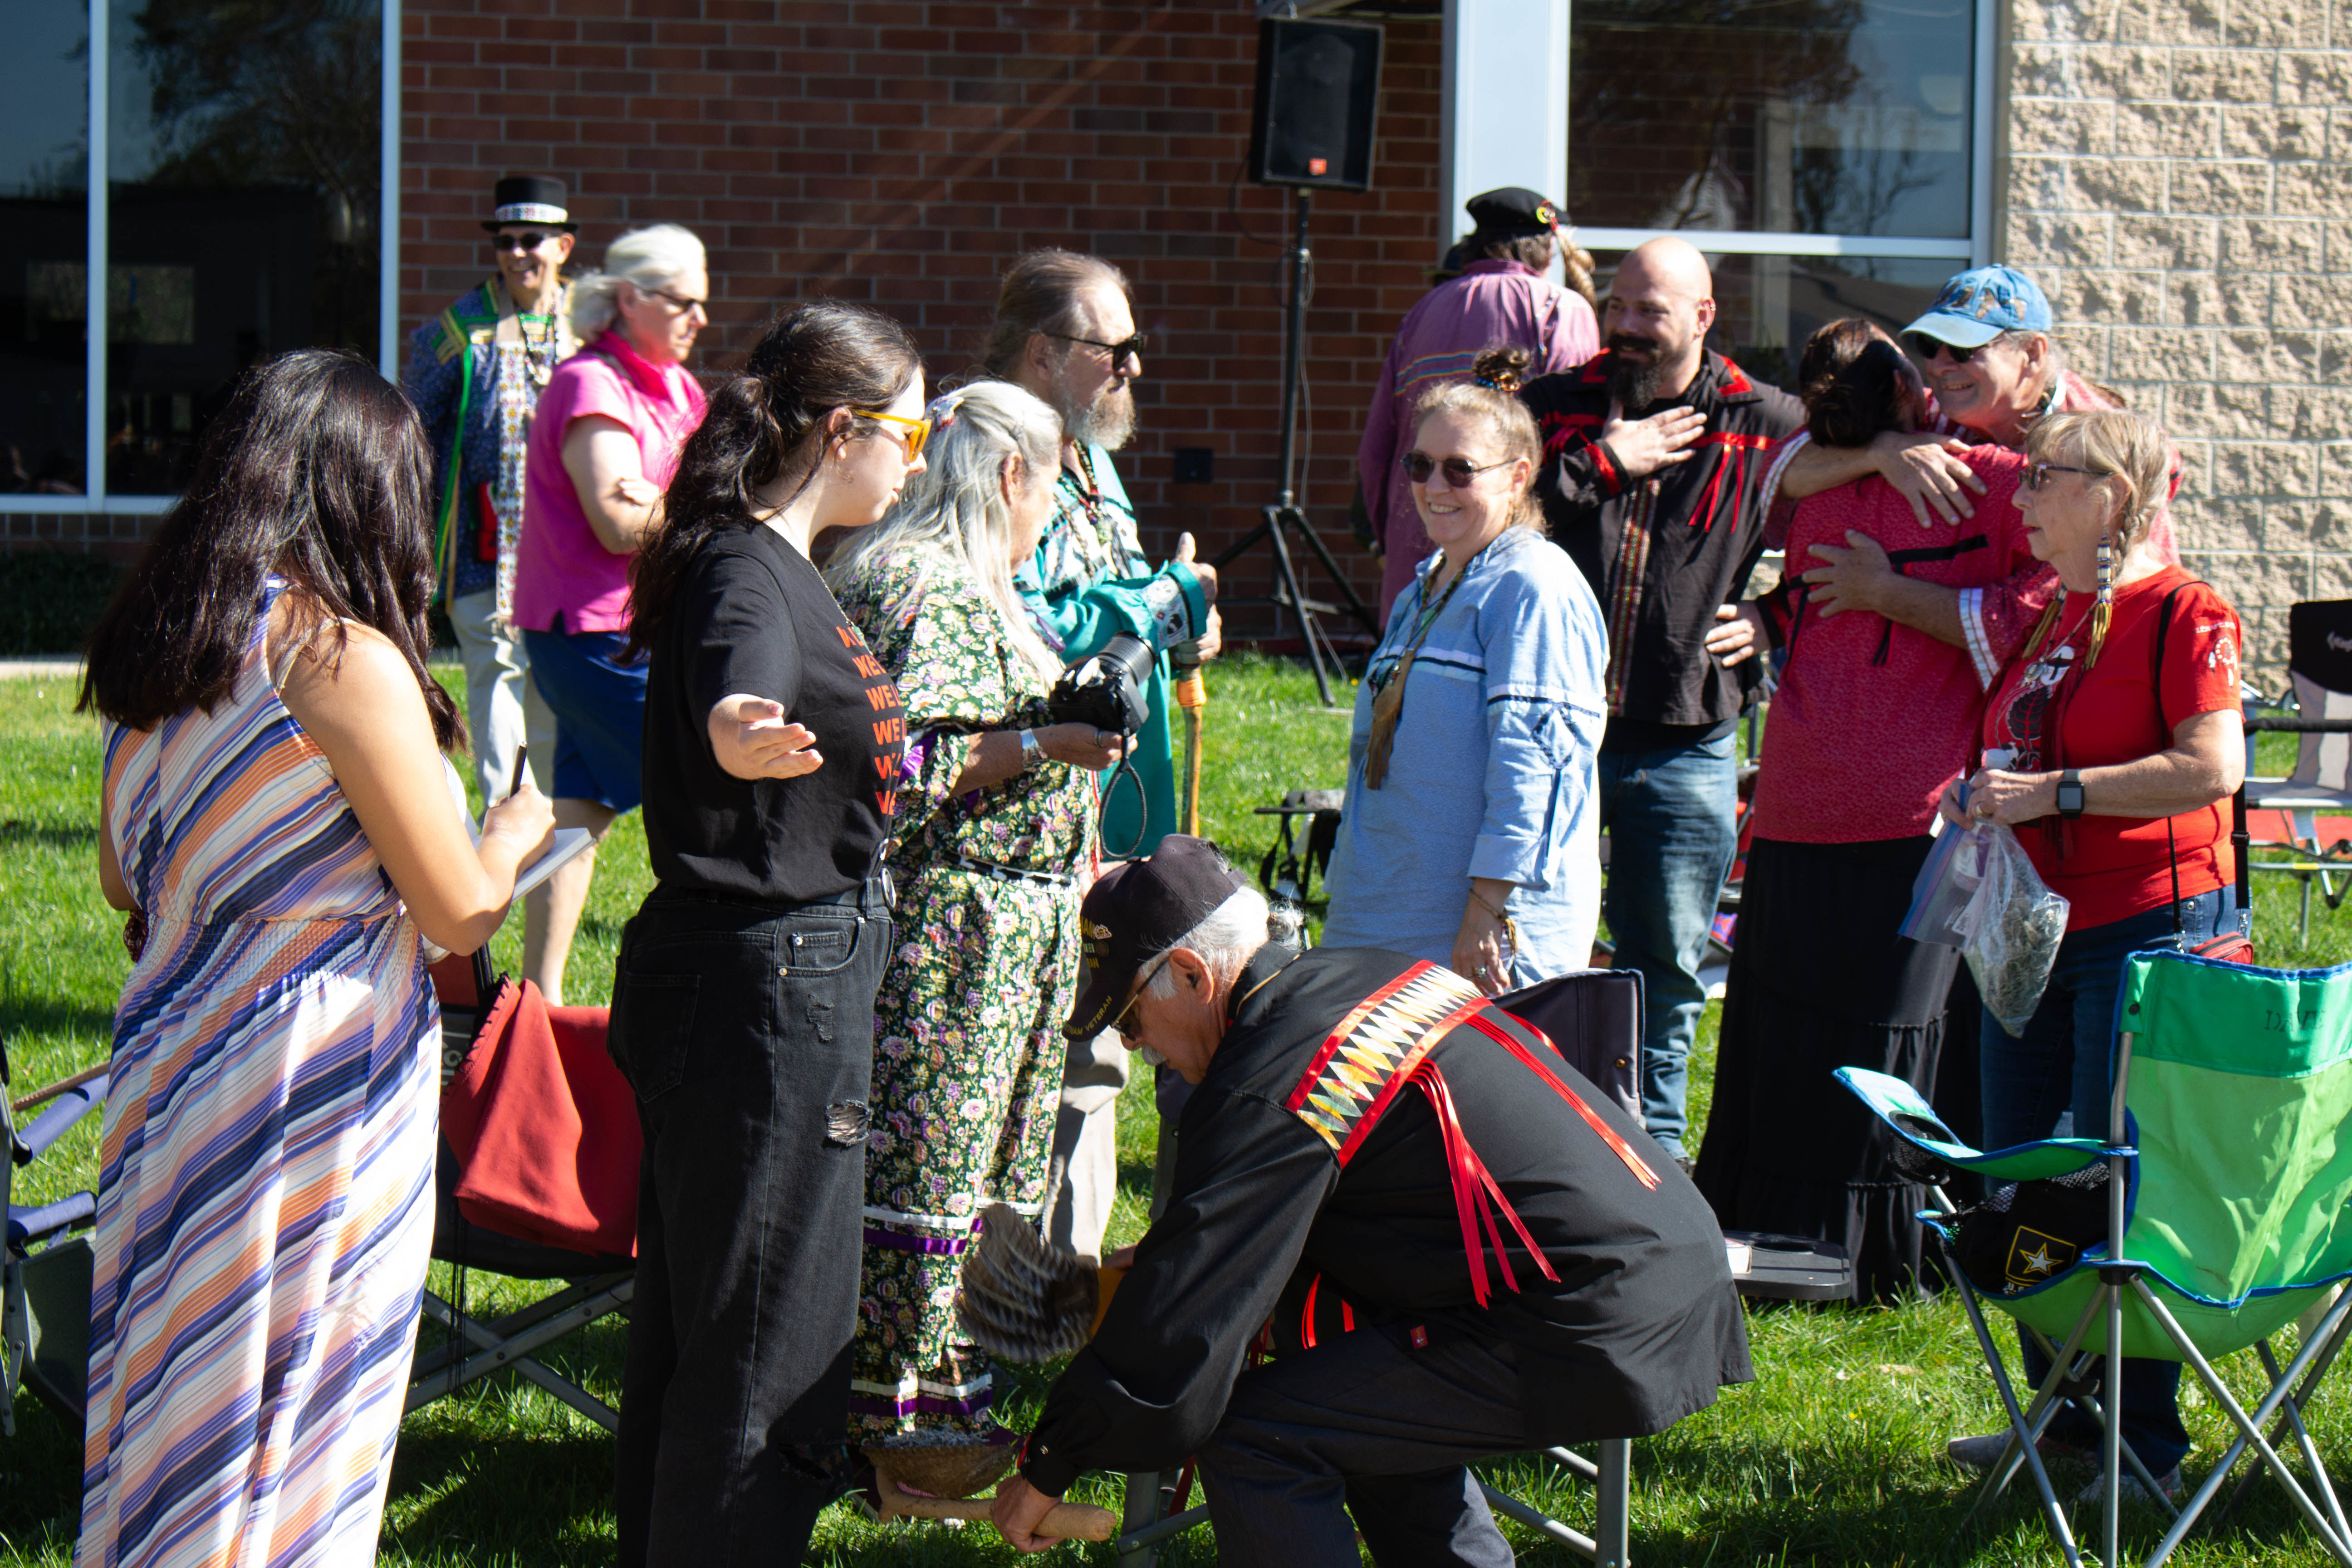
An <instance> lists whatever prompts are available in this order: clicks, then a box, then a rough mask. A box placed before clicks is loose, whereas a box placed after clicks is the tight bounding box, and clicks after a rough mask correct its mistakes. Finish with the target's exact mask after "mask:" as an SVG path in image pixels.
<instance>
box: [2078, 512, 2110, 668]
mask: <svg viewBox="0 0 2352 1568" xmlns="http://www.w3.org/2000/svg"><path fill="white" fill-rule="evenodd" d="M2114 536H2115V533H2114V530H2112V529H2106V528H2103V529H2101V530H2100V531H2099V596H2098V598H2097V599H2096V600H2095V602H2094V603H2093V604H2092V605H2091V646H2090V647H2088V648H2087V649H2085V650H2084V655H2083V668H2084V669H2085V670H2087V669H2089V668H2091V667H2092V666H2093V665H2095V664H2096V663H2098V661H2099V647H2100V645H2101V644H2103V643H2105V641H2106V640H2107V623H2108V622H2109V621H2111V620H2113V619H2114V618H2115V613H2116V584H2115V560H2114V556H2115V552H2114V550H2113V548H2112V546H2111V541H2112V540H2113V539H2114Z"/></svg>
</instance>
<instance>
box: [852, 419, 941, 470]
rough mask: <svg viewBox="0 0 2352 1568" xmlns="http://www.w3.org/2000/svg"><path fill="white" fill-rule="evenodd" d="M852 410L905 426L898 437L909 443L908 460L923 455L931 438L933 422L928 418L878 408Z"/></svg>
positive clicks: (910, 460) (911, 460)
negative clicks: (925, 445) (887, 412)
mask: <svg viewBox="0 0 2352 1568" xmlns="http://www.w3.org/2000/svg"><path fill="white" fill-rule="evenodd" d="M850 412H851V413H852V414H855V415H856V416H859V417H860V418H863V419H880V420H884V421H886V422H887V423H889V424H892V425H897V426H903V428H902V430H901V432H900V434H899V437H898V438H899V439H900V440H901V441H904V442H905V443H906V445H907V461H908V462H910V463H911V462H913V461H914V460H915V459H916V458H919V457H921V456H922V455H923V443H924V442H926V441H928V440H929V439H930V438H931V422H930V421H929V420H928V419H909V418H908V417H907V416H905V415H903V414H885V413H883V412H882V411H881V410H880V409H878V408H853V409H851V410H850Z"/></svg>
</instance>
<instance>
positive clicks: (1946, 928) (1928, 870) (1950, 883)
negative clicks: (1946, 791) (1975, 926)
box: [1897, 784, 1984, 947]
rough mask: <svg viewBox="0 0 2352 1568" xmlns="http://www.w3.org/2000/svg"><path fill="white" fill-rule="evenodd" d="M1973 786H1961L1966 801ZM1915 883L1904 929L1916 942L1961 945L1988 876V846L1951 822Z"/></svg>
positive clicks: (1928, 851)
mask: <svg viewBox="0 0 2352 1568" xmlns="http://www.w3.org/2000/svg"><path fill="white" fill-rule="evenodd" d="M1967 787H1968V786H1967V785H1965V784H1963V785H1961V790H1962V792H1963V794H1962V800H1963V803H1965V801H1966V798H1967V796H1966V793H1965V792H1966V790H1967ZM1942 826H1943V829H1944V830H1943V831H1942V832H1941V833H1939V834H1937V836H1936V841H1935V843H1934V844H1933V845H1931V846H1930V847H1928V850H1927V859H1926V860H1925V861H1923V862H1921V864H1920V867H1919V874H1918V876H1917V877H1916V878H1914V879H1912V882H1911V907H1910V908H1909V909H1908V910H1905V911H1904V915H1903V923H1902V925H1901V926H1900V927H1898V928H1897V930H1898V931H1899V932H1900V933H1901V934H1902V935H1904V936H1907V937H1909V938H1910V939H1911V940H1912V941H1914V942H1940V943H1942V944H1943V945H1944V946H1946V947H1958V946H1959V945H1960V944H1961V943H1962V942H1965V941H1967V939H1968V933H1969V908H1970V906H1971V904H1972V903H1973V901H1974V900H1975V899H1976V896H1977V889H1978V888H1979V886H1980V885H1981V884H1982V883H1983V881H1984V846H1983V844H1982V843H1981V842H1980V841H1979V837H1978V836H1977V834H1976V833H1975V832H1973V831H1972V830H1970V829H1969V828H1965V827H1954V826H1952V825H1951V824H1949V823H1945V824H1943V825H1942Z"/></svg>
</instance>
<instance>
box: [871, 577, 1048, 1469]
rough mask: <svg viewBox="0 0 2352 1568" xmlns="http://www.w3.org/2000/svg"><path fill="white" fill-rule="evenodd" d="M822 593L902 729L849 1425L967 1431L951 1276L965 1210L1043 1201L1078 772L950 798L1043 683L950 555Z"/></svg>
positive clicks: (968, 1369) (983, 1359) (966, 1383)
mask: <svg viewBox="0 0 2352 1568" xmlns="http://www.w3.org/2000/svg"><path fill="white" fill-rule="evenodd" d="M925 567H928V571H925V570H923V568H925ZM839 597H840V601H841V607H842V609H843V611H844V612H845V614H846V615H847V616H849V618H850V620H851V621H852V622H853V623H855V624H856V626H857V628H858V630H859V631H861V632H863V633H864V634H865V637H866V642H867V644H868V645H869V646H870V647H872V648H873V650H874V654H875V657H876V658H879V659H880V660H881V661H882V663H883V665H884V666H885V667H886V668H887V669H888V670H889V672H890V675H891V678H892V679H894V680H895V681H897V683H898V692H899V695H900V697H901V698H902V699H903V700H904V701H905V702H906V705H907V734H908V751H907V778H906V782H905V784H904V785H903V786H902V788H901V790H900V793H899V795H898V825H897V830H896V837H895V839H894V842H893V845H892V848H891V852H890V872H891V876H892V877H893V879H895V880H896V881H897V883H898V910H897V913H896V915H895V928H896V931H897V936H896V941H897V942H898V951H897V952H896V953H895V954H894V955H893V956H892V959H891V962H890V967H889V968H888V969H887V971H886V972H885V973H884V975H883V979H882V988H881V993H880V994H879V995H878V996H877V997H876V999H875V1004H874V1029H875V1049H874V1086H873V1091H872V1096H871V1104H872V1107H873V1131H872V1133H871V1134H870V1137H869V1142H867V1145H866V1257H865V1267H864V1270H863V1276H862V1279H861V1283H860V1287H859V1291H858V1323H857V1334H856V1342H855V1344H854V1347H853V1350H852V1368H851V1373H850V1376H851V1379H852V1382H851V1384H850V1400H849V1408H850V1429H851V1436H852V1438H853V1440H860V1441H871V1440H873V1439H875V1438H877V1437H882V1436H889V1435H892V1434H895V1433H903V1432H911V1431H917V1430H925V1429H950V1430H955V1431H962V1432H975V1431H984V1430H987V1429H989V1428H990V1427H991V1426H992V1422H991V1421H990V1419H989V1407H990V1405H991V1404H992V1400H993V1389H992V1372H991V1367H990V1362H989V1358H988V1356H987V1355H986V1354H985V1353H984V1352H982V1351H980V1350H979V1349H977V1348H976V1347H974V1346H972V1345H970V1344H966V1343H961V1342H959V1336H958V1332H957V1330H956V1323H955V1292H956V1285H957V1281H958V1279H959V1278H960V1276H961V1271H962V1263H963V1252H964V1249H965V1247H967V1246H969V1245H970V1244H971V1239H972V1235H973V1230H974V1226H975V1224H976V1221H977V1216H978V1215H979V1214H980V1211H981V1210H982V1209H983V1208H986V1207H987V1206H988V1205H990V1204H992V1203H994V1202H997V1201H999V1200H1003V1202H1005V1203H1008V1204H1010V1205H1013V1208H1014V1209H1015V1210H1017V1211H1018V1212H1019V1213H1021V1214H1022V1215H1028V1216H1032V1217H1034V1216H1035V1215H1037V1214H1038V1212H1039V1210H1040V1208H1041V1206H1042V1205H1043V1204H1044V1202H1045V1198H1046V1195H1047V1194H1046V1166H1047V1164H1048V1163H1049V1162H1050V1159H1051V1156H1052V1152H1053V1142H1054V1118H1055V1110H1056V1107H1057V1102H1058V1100H1059V1096H1060V1093H1061V1087H1062V1084H1061V1077H1062V1058H1063V1043H1062V1037H1061V1023H1062V1020H1063V1019H1064V1018H1065V1017H1066V1016H1067V1015H1068V1012H1069V1008H1070V1003H1071V999H1072V996H1073V994H1074V993H1075V991H1076V986H1077V979H1078V970H1079V965H1080V963H1081V946H1080V942H1079V935H1078V889H1077V884H1076V873H1077V872H1078V871H1079V870H1080V869H1081V868H1083V867H1084V866H1085V865H1086V864H1087V860H1088V858H1090V857H1091V856H1092V855H1093V853H1094V849H1095V789H1094V781H1093V779H1092V777H1091V775H1089V774H1087V773H1085V772H1083V771H1082V770H1080V769H1077V768H1074V767H1072V766H1070V765H1069V764H1067V763H1056V762H1051V761H1047V762H1044V763H1039V764H1038V765H1037V766H1035V767H1033V768H1030V769H1028V770H1027V771H1025V772H1024V773H1019V774H1016V775H1015V776H1014V777H1013V778H1012V779H1009V780H1007V781H1005V782H1004V783H1003V784H992V785H990V786H989V787H987V788H985V789H981V790H974V791H971V792H969V793H967V794H964V795H956V794H954V793H953V788H952V786H953V784H954V782H955V780H956V778H957V777H958V775H960V774H961V773H962V772H963V770H964V767H965V765H966V764H967V763H969V762H970V761H971V756H972V753H973V750H974V748H975V747H976V746H977V744H978V742H979V737H980V735H981V734H982V733H984V732H986V731H994V730H1008V729H1017V728H1027V727H1034V726H1042V725H1044V724H1045V723H1046V722H1047V719H1046V715H1045V693H1046V690H1047V682H1046V680H1045V677H1044V676H1043V675H1042V674H1041V673H1040V672H1039V671H1037V670H1036V669H1034V668H1032V667H1031V666H1030V664H1029V663H1028V661H1027V660H1025V659H1024V658H1021V657H1020V656H1019V655H1018V654H1017V653H1016V652H1014V651H1013V648H1012V647H1009V646H1008V645H1007V643H1006V641H1005V637H1004V633H1003V623H1002V622H1001V621H1000V619H999V618H998V616H997V613H996V610H995V608H994V606H992V605H991V604H990V603H989V602H988V600H987V599H986V598H985V597H983V596H982V593H981V590H980V586H979V584H978V583H977V582H976V581H975V580H974V579H973V577H972V575H971V571H970V569H969V568H968V567H967V566H965V564H964V563H963V562H962V561H961V559H959V558H956V557H954V556H951V555H948V554H946V553H944V552H934V551H926V552H920V553H917V552H912V551H902V552H886V553H883V554H881V555H878V556H877V557H874V558H871V559H869V560H867V561H866V562H864V563H861V565H860V568H859V571H858V574H857V576H856V579H855V580H854V581H853V582H851V583H849V584H846V585H845V587H843V588H842V590H841V591H840V594H839ZM1014 871H1018V872H1023V873H1027V874H1026V875H1022V876H1015V875H1012V874H1011V873H1012V872H1014Z"/></svg>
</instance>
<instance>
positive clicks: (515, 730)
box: [401, 174, 580, 803]
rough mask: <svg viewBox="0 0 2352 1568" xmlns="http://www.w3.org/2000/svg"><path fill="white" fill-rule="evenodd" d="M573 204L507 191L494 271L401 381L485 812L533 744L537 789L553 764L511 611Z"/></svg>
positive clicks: (516, 178)
mask: <svg viewBox="0 0 2352 1568" xmlns="http://www.w3.org/2000/svg"><path fill="white" fill-rule="evenodd" d="M565 199H566V198H565V192H564V188H563V182H562V181H561V180H555V179H550V178H548V177H547V176H545V175H543V174H516V175H510V176H509V177H508V178H506V179H503V180H500V181H499V183H498V184H497V185H496V187H494V189H493V191H492V194H491V204H492V205H491V211H490V216H488V217H487V218H484V219H483V220H482V227H483V229H484V230H485V231H487V232H488V235H489V237H490V258H491V261H492V263H493V267H492V270H491V273H490V276H489V277H488V278H487V279H483V281H482V282H481V283H479V284H478V285H476V286H475V287H474V288H471V289H467V290H466V292H465V293H463V294H460V295H459V296H457V299H456V300H454V301H452V302H451V303H450V306H449V308H448V309H447V310H444V311H442V312H441V314H440V315H438V316H437V317H436V318H434V319H433V320H432V321H427V322H425V325H423V326H421V327H419V328H417V329H416V331H415V333H413V334H412V335H411V336H410V338H409V340H408V368H407V371H406V373H405V374H404V375H403V376H402V378H401V379H402V383H403V384H404V386H405V387H406V389H407V392H408V395H409V397H410V399H411V400H412V401H414V402H415V405H416V410H417V412H418V414H420V415H422V416H424V420H425V434H426V436H427V437H430V439H431V440H432V443H433V455H434V459H435V463H436V474H435V476H434V478H435V484H434V492H433V493H434V503H435V508H434V531H433V544H434V559H435V563H436V565H435V571H436V584H437V591H438V593H439V595H440V596H441V598H442V600H443V602H444V604H445V605H446V607H447V609H448V613H449V624H450V626H452V627H453V628H454V629H455V630H456V632H457V647H458V651H459V653H460V654H461V656H462V657H463V658H464V660H465V665H466V722H467V729H468V730H469V731H470V732H471V738H472V741H473V743H474V770H475V777H476V780H477V782H478V783H479V784H480V785H481V789H482V798H483V800H484V801H485V802H486V803H487V802H491V801H496V800H498V799H499V798H501V797H502V796H504V795H505V794H506V793H507V788H508V785H509V782H510V781H511V780H512V779H513V777H514V762H515V751H516V749H517V748H518V747H520V746H521V745H522V744H523V742H524V740H525V738H526V736H528V738H529V740H530V751H531V762H532V764H533V766H532V770H531V772H532V776H533V777H534V778H536V779H537V780H539V783H540V787H541V789H546V788H549V787H551V785H550V778H549V774H548V773H547V772H546V770H547V769H548V768H550V767H551V766H552V765H553V763H554V757H555V720H554V716H553V715H552V714H551V713H550V712H549V710H548V708H547V705H546V704H545V703H544V702H542V701H541V700H539V696H538V694H537V693H536V692H535V691H533V690H532V689H531V686H530V658H529V657H528V656H527V655H526V654H525V653H524V651H523V645H522V639H521V638H520V637H518V636H517V635H516V633H515V630H514V626H513V615H514V574H515V540H516V537H517V534H518V532H519V531H520V529H521V527H522V493H523V463H524V452H525V449H526V438H527V437H528V436H529V434H530V416H531V413H532V410H534V409H535V408H537V407H538V405H539V394H540V389H541V387H543V386H545V385H546V384H547V383H548V378H549V377H550V376H551V375H553V374H555V367H556V365H557V364H559V363H562V361H563V360H565V359H567V358H569V357H570V356H571V355H572V353H573V352H574V351H575V350H577V349H578V347H579V344H578V343H577V342H575V341H574V340H573V338H572V289H571V285H570V284H568V283H567V282H565V281H564V278H563V265H564V263H565V262H566V261H568V260H570V259H571V257H572V243H573V241H574V239H575V238H576V237H577V236H578V234H579V231H580V226H579V225H577V224H575V223H573V222H572V215H571V213H570V211H568V210H567V208H566V206H565V205H564V204H565Z"/></svg>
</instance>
